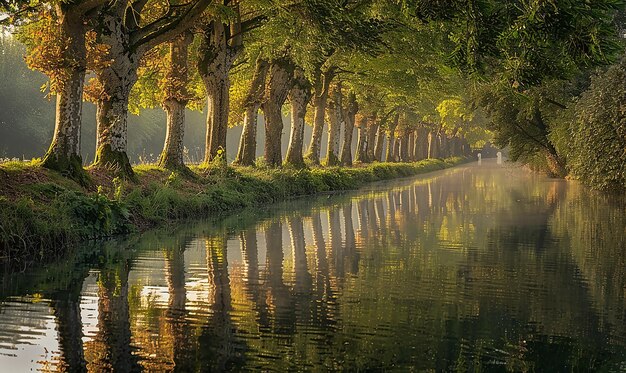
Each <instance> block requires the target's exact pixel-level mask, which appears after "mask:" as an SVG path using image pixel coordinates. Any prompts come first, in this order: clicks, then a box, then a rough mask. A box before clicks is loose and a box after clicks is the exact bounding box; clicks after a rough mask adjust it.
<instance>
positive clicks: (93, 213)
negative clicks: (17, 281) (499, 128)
mask: <svg viewBox="0 0 626 373" xmlns="http://www.w3.org/2000/svg"><path fill="white" fill-rule="evenodd" d="M463 161H464V160H463V159H462V158H450V159H446V160H438V159H430V160H424V161H420V162H415V163H374V164H370V165H364V166H361V167H349V168H347V167H336V168H335V167H333V168H311V169H301V170H295V169H290V168H281V169H269V168H251V167H230V166H218V165H214V166H209V167H203V168H200V167H195V168H192V171H193V173H192V174H190V175H184V174H179V173H173V172H170V171H167V170H164V169H162V168H159V167H156V166H148V165H141V166H136V167H135V168H134V169H135V172H136V174H137V179H136V181H125V180H121V179H119V178H113V177H111V176H109V175H107V174H103V173H102V172H95V171H93V170H90V171H89V173H90V176H91V179H92V183H91V185H90V186H88V187H83V186H81V185H79V184H77V183H75V182H73V181H71V180H69V179H67V178H65V177H63V176H62V175H60V174H58V173H55V172H52V171H48V170H46V169H43V168H41V167H38V166H36V165H32V164H29V163H22V162H8V163H4V164H0V257H1V258H2V259H3V260H5V261H11V262H16V263H21V262H29V261H40V260H42V259H43V258H45V257H48V256H56V255H60V254H63V252H65V250H66V248H67V247H69V246H71V245H72V244H75V243H76V242H79V241H81V240H87V239H99V238H106V237H111V236H115V235H119V234H125V233H131V232H135V231H142V230H145V229H147V228H151V227H155V226H158V225H160V224H166V223H169V222H173V221H177V220H181V219H189V218H203V217H209V216H212V215H215V214H219V213H223V212H226V211H233V210H238V209H242V208H247V207H255V206H260V205H263V204H269V203H272V202H276V201H280V200H284V199H287V198H293V197H299V196H305V195H312V194H316V193H322V192H331V191H342V190H350V189H356V188H359V187H361V186H363V185H364V184H366V183H369V182H374V181H381V180H390V179H394V178H399V177H407V176H412V175H418V174H422V173H426V172H431V171H435V170H440V169H444V168H447V167H452V166H454V165H457V164H460V163H462V162H463Z"/></svg>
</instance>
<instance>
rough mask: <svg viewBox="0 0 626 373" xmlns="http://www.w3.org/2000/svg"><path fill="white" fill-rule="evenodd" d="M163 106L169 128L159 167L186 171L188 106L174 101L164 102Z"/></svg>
mask: <svg viewBox="0 0 626 373" xmlns="http://www.w3.org/2000/svg"><path fill="white" fill-rule="evenodd" d="M162 105H163V110H165V114H166V116H167V121H166V126H167V128H166V132H165V144H164V145H163V151H162V152H161V156H160V157H159V163H158V165H159V166H160V167H163V168H166V169H168V170H184V169H186V168H187V167H186V166H185V163H184V160H183V152H184V144H183V138H184V136H185V106H186V104H185V102H181V101H178V100H174V99H172V100H166V101H164V102H163V104H162Z"/></svg>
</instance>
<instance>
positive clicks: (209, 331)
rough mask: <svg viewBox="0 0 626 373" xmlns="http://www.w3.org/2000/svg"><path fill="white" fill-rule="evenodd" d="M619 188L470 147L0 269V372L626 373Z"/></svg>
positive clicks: (625, 253)
mask: <svg viewBox="0 0 626 373" xmlns="http://www.w3.org/2000/svg"><path fill="white" fill-rule="evenodd" d="M625 206H626V205H625V204H624V202H623V200H620V199H617V198H616V197H609V196H606V195H600V194H595V193H590V192H587V191H585V190H584V189H583V188H582V187H580V186H578V185H577V184H575V183H571V182H565V181H559V180H549V179H545V178H543V177H540V176H536V175H532V174H529V173H527V172H525V171H523V170H521V169H518V168H515V167H513V166H506V165H505V166H500V165H497V164H495V162H494V163H492V162H484V163H483V164H482V165H481V166H480V167H479V166H477V165H476V164H474V165H469V166H463V167H458V168H455V169H451V170H446V171H442V172H437V173H432V174H429V175H426V176H424V177H419V178H415V179H409V180H402V181H396V182H389V183H383V184H377V185H373V186H370V187H368V188H366V189H364V190H361V191H358V192H354V193H348V194H342V195H334V196H331V197H329V196H322V197H317V198H312V199H306V200H297V201H288V202H286V203H284V204H283V205H280V206H277V207H272V208H266V209H263V210H259V211H255V212H251V213H241V214H239V215H237V216H232V217H228V218H226V219H222V220H221V221H217V222H204V223H197V222H196V223H193V224H187V225H186V226H184V227H180V228H179V229H178V230H173V231H162V232H153V233H149V234H145V235H143V236H141V237H134V238H130V239H127V240H125V241H121V242H109V243H107V244H104V245H99V246H98V245H95V244H94V245H91V246H89V247H85V248H82V249H81V250H78V251H77V252H76V253H74V254H72V255H71V256H70V257H69V258H67V259H65V260H64V261H60V262H59V263H53V264H51V265H48V266H46V268H42V269H37V270H32V271H30V272H27V273H24V274H8V273H4V274H3V277H2V283H1V288H0V290H1V293H0V299H1V301H0V371H2V372H5V371H6V372H21V371H26V370H29V369H33V370H37V369H39V370H70V371H73V370H80V369H79V368H80V367H83V368H84V369H86V370H89V371H94V372H99V371H106V370H110V369H111V368H113V369H115V370H116V371H120V372H126V371H133V370H135V371H138V370H144V371H157V372H160V371H171V370H178V371H198V370H202V371H220V370H236V371H241V370H273V371H287V370H298V371H301V370H314V371H329V370H350V371H353V370H375V371H378V370H399V371H407V370H413V371H461V372H465V371H545V372H557V371H591V370H599V371H626V320H625V318H626V306H625V303H624V302H625V301H624V299H625V295H626V230H625V229H626V210H625Z"/></svg>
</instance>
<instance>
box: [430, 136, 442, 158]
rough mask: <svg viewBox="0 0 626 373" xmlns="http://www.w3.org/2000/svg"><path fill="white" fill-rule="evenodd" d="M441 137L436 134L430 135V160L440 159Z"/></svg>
mask: <svg viewBox="0 0 626 373" xmlns="http://www.w3.org/2000/svg"><path fill="white" fill-rule="evenodd" d="M439 149H440V147H439V136H438V135H437V134H436V133H434V132H429V133H428V159H435V158H439V157H440V153H439Z"/></svg>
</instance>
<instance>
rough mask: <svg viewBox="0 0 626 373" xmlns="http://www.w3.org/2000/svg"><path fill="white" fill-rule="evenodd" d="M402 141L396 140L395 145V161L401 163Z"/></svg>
mask: <svg viewBox="0 0 626 373" xmlns="http://www.w3.org/2000/svg"><path fill="white" fill-rule="evenodd" d="M400 141H401V139H400V138H398V139H396V142H395V144H393V161H394V162H400Z"/></svg>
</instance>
